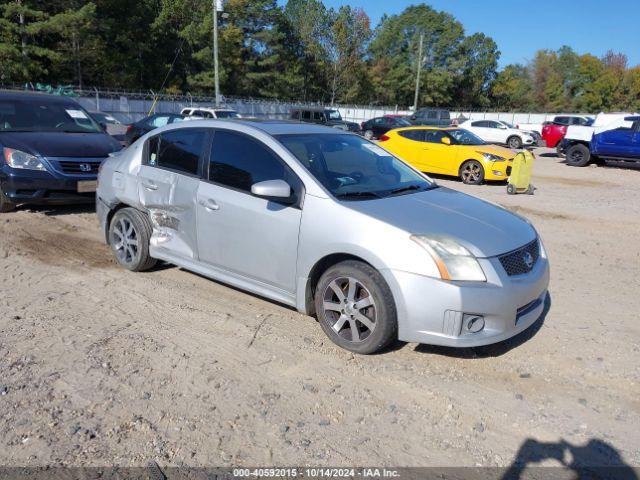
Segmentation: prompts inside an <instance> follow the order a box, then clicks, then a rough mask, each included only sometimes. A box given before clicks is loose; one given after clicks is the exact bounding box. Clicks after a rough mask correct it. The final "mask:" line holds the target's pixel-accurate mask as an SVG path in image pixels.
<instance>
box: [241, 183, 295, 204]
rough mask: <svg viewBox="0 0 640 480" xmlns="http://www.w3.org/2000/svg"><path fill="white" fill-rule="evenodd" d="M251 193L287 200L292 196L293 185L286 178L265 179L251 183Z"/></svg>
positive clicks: (257, 195) (267, 197)
mask: <svg viewBox="0 0 640 480" xmlns="http://www.w3.org/2000/svg"><path fill="white" fill-rule="evenodd" d="M251 193H252V194H254V195H255V196H256V197H262V198H266V199H278V200H286V199H288V198H291V186H290V185H289V184H288V183H287V182H285V181H284V180H265V181H264V182H258V183H254V184H253V185H251Z"/></svg>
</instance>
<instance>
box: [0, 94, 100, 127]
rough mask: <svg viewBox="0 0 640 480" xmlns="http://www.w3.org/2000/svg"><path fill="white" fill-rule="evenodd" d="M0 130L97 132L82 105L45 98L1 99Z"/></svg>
mask: <svg viewBox="0 0 640 480" xmlns="http://www.w3.org/2000/svg"><path fill="white" fill-rule="evenodd" d="M0 132H72V133H98V132H102V129H101V128H100V126H99V125H98V124H97V123H96V122H95V121H94V120H93V119H92V118H91V117H90V116H89V114H88V113H87V112H85V111H84V110H83V109H82V107H80V106H79V105H76V104H73V103H61V102H52V101H47V100H46V99H33V98H30V99H28V100H0Z"/></svg>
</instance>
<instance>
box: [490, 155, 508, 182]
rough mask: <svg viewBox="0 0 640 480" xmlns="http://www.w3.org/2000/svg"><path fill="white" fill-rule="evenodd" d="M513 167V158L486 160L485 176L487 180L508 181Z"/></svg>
mask: <svg viewBox="0 0 640 480" xmlns="http://www.w3.org/2000/svg"><path fill="white" fill-rule="evenodd" d="M512 167H513V160H512V159H509V160H505V161H503V162H484V178H485V180H503V181H506V180H507V179H508V178H509V175H511V168H512Z"/></svg>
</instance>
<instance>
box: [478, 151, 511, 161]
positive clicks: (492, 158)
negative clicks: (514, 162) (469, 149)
mask: <svg viewBox="0 0 640 480" xmlns="http://www.w3.org/2000/svg"><path fill="white" fill-rule="evenodd" d="M478 153H479V154H480V155H482V158H484V160H485V162H504V161H505V159H504V158H502V157H499V156H498V155H492V154H490V153H484V152H478Z"/></svg>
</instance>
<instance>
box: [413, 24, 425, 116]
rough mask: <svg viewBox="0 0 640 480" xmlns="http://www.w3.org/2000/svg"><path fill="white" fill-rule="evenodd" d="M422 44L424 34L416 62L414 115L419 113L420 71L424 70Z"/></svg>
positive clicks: (422, 37) (421, 36)
mask: <svg viewBox="0 0 640 480" xmlns="http://www.w3.org/2000/svg"><path fill="white" fill-rule="evenodd" d="M422 42H424V33H421V34H420V45H419V47H418V61H417V62H416V93H415V96H414V97H413V113H414V114H415V113H416V112H417V111H418V93H419V92H420V70H422Z"/></svg>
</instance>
